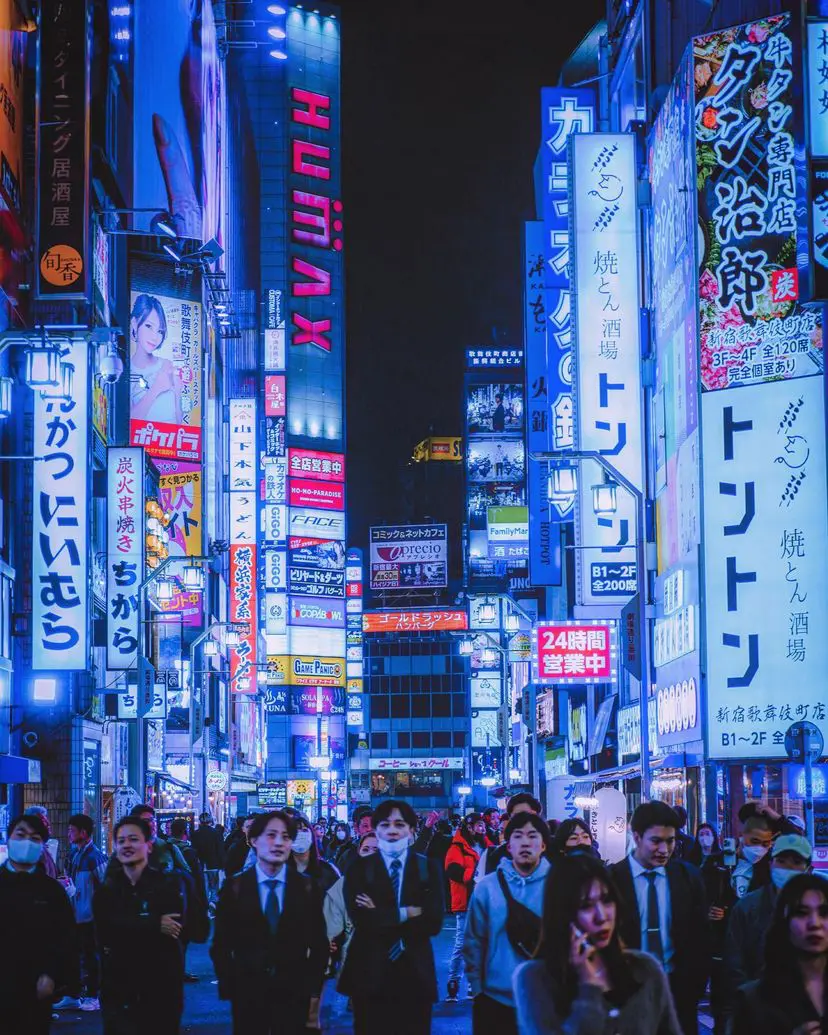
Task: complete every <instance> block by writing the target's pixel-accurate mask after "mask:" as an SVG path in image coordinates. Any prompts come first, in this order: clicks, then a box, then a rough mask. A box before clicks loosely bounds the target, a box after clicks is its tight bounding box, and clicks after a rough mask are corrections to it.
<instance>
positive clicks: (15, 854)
mask: <svg viewBox="0 0 828 1035" xmlns="http://www.w3.org/2000/svg"><path fill="white" fill-rule="evenodd" d="M8 849H9V858H10V859H11V861H12V862H13V863H19V864H20V865H21V866H33V865H34V864H35V863H36V862H37V860H38V859H39V858H40V857H41V855H43V845H42V844H41V843H40V842H39V841H29V840H28V838H27V839H26V840H25V841H21V840H20V839H19V838H12V839H11V841H9V843H8Z"/></svg>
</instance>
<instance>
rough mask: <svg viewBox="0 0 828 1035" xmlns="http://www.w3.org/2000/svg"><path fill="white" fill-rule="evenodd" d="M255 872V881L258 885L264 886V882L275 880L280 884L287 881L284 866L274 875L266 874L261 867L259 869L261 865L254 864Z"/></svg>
mask: <svg viewBox="0 0 828 1035" xmlns="http://www.w3.org/2000/svg"><path fill="white" fill-rule="evenodd" d="M255 870H256V881H257V882H258V883H259V884H264V882H265V881H268V880H276V881H279V883H280V884H284V883H285V881H286V880H287V866H286V865H285V866H283V867H282V868H281V870H279V872H278V873H276V874H270V873H266V872H265V871H264V870H263V869H262V867H261V865H260V864H259V863H256V866H255Z"/></svg>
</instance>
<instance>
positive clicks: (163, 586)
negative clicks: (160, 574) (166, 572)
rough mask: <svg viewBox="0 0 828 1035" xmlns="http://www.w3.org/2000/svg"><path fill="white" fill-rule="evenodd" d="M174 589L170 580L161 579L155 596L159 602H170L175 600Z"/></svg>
mask: <svg viewBox="0 0 828 1035" xmlns="http://www.w3.org/2000/svg"><path fill="white" fill-rule="evenodd" d="M173 592H174V587H173V584H172V582H170V581H169V579H159V581H158V586H157V588H156V590H155V595H156V597H157V598H158V599H159V600H163V601H170V600H172V598H173Z"/></svg>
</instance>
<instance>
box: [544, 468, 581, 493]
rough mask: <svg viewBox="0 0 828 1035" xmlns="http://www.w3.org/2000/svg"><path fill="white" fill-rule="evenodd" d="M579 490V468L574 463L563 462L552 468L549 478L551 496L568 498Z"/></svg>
mask: <svg viewBox="0 0 828 1035" xmlns="http://www.w3.org/2000/svg"><path fill="white" fill-rule="evenodd" d="M577 492H578V468H577V467H576V466H575V465H574V464H561V465H560V466H559V467H555V468H553V470H552V475H551V477H550V479H549V498H550V499H551V500H567V499H570V498H571V497H572V496H574V495H575V494H576V493H577Z"/></svg>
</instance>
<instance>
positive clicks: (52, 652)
mask: <svg viewBox="0 0 828 1035" xmlns="http://www.w3.org/2000/svg"><path fill="white" fill-rule="evenodd" d="M88 351H89V347H88V345H87V344H86V342H85V341H80V342H76V343H73V344H72V345H71V346H70V348H69V352H68V354H67V355H66V357H65V359H66V360H67V361H68V362H70V363H71V364H72V365H73V366H74V368H75V378H74V384H73V388H72V398H71V399H70V400H68V401H66V400H64V399H44V398H43V396H42V395H41V393H40V392H35V393H34V419H33V421H32V429H33V435H34V441H33V451H34V455H35V456H42V457H43V458H44V459H43V460H42V461H40V462H39V463H36V464H33V465H32V468H33V471H34V473H33V499H34V501H35V505H34V508H33V515H32V668H33V669H36V670H37V669H52V670H55V669H61V670H78V669H86V668H87V667H88V658H87V650H88V640H89V636H88V625H89V550H88V534H89V527H90V521H89V517H88V506H89V504H88V500H89V495H90V488H89V455H88V454H89V396H88V389H89V368H88V364H89V356H88Z"/></svg>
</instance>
